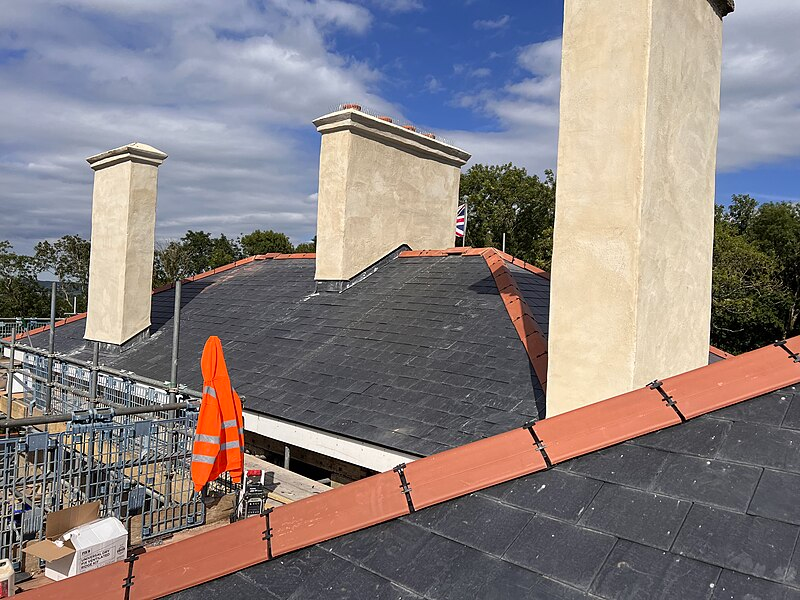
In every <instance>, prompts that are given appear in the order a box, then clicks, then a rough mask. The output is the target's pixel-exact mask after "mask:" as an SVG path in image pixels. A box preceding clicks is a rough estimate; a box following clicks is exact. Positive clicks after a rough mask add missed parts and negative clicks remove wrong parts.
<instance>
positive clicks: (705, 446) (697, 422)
mask: <svg viewBox="0 0 800 600" xmlns="http://www.w3.org/2000/svg"><path fill="white" fill-rule="evenodd" d="M730 428H731V422H730V421H725V420H723V419H711V418H708V417H700V418H697V419H692V420H691V421H689V422H687V423H683V424H681V425H679V426H675V427H668V428H667V429H662V430H661V431H656V432H655V433H649V434H647V435H644V436H642V437H639V438H636V439H635V440H633V441H632V443H633V444H637V445H640V446H648V447H650V448H659V449H661V450H667V451H669V452H680V453H682V454H696V455H698V456H714V455H716V453H717V451H718V450H719V448H720V446H722V442H723V440H724V439H725V436H726V435H727V433H728V430H729V429H730Z"/></svg>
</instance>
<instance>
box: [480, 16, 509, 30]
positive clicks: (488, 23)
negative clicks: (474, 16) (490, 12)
mask: <svg viewBox="0 0 800 600" xmlns="http://www.w3.org/2000/svg"><path fill="white" fill-rule="evenodd" d="M509 21H511V17H510V16H508V15H503V16H502V17H498V18H497V19H486V20H478V21H475V22H474V23H473V24H472V26H473V27H474V28H475V29H502V28H503V27H505V26H506V25H508V23H509Z"/></svg>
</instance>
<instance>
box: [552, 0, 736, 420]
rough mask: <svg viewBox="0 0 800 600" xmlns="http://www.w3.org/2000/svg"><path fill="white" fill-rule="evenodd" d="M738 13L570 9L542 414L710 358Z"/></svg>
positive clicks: (702, 6) (597, 1)
mask: <svg viewBox="0 0 800 600" xmlns="http://www.w3.org/2000/svg"><path fill="white" fill-rule="evenodd" d="M733 8H734V6H733V0H628V1H625V2H608V1H607V0H566V2H565V10H564V13H565V16H564V37H563V61H562V72H561V123H560V134H559V149H558V188H557V198H556V221H555V235H554V247H553V264H552V287H551V303H550V323H549V325H550V335H549V350H548V360H549V365H548V376H547V385H548V390H547V392H548V393H547V416H554V415H557V414H560V413H563V412H566V411H568V410H572V409H574V408H578V407H580V406H584V405H587V404H591V403H594V402H597V401H599V400H602V399H604V398H608V397H610V396H614V395H616V394H619V393H622V392H626V391H629V390H632V389H634V388H637V387H640V386H644V385H646V384H647V383H648V382H650V381H652V380H654V379H656V378H659V379H662V378H664V377H669V376H671V375H675V374H677V373H682V372H685V371H688V370H691V369H694V368H697V367H700V366H702V365H704V364H706V363H707V362H708V347H709V332H710V315H711V260H712V251H713V228H714V177H715V168H716V152H717V134H718V125H719V97H720V72H721V63H722V17H723V16H725V15H727V14H728V13H729V12H731V11H732V10H733Z"/></svg>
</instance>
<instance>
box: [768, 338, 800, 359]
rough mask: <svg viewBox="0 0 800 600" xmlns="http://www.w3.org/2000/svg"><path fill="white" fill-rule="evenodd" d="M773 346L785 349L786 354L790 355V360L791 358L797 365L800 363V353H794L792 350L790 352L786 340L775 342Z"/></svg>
mask: <svg viewBox="0 0 800 600" xmlns="http://www.w3.org/2000/svg"><path fill="white" fill-rule="evenodd" d="M773 345H774V346H777V347H778V348H783V349H784V350H786V354H788V355H789V358H791V359H792V360H793V361H794V362H796V363H800V352H792V351H791V350H789V346H787V345H786V340H779V341H777V342H775V343H774V344H773Z"/></svg>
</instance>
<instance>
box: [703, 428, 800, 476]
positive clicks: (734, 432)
mask: <svg viewBox="0 0 800 600" xmlns="http://www.w3.org/2000/svg"><path fill="white" fill-rule="evenodd" d="M718 456H719V457H720V458H723V459H726V460H733V461H737V462H743V463H748V464H751V465H756V466H765V467H771V468H773V469H780V470H783V471H793V472H795V473H800V431H793V430H789V429H778V428H777V427H770V426H767V425H756V424H753V423H744V422H735V423H734V424H733V426H732V427H731V430H730V432H729V433H728V435H727V437H726V438H725V442H724V443H723V444H722V448H720V451H719V454H718Z"/></svg>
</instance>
